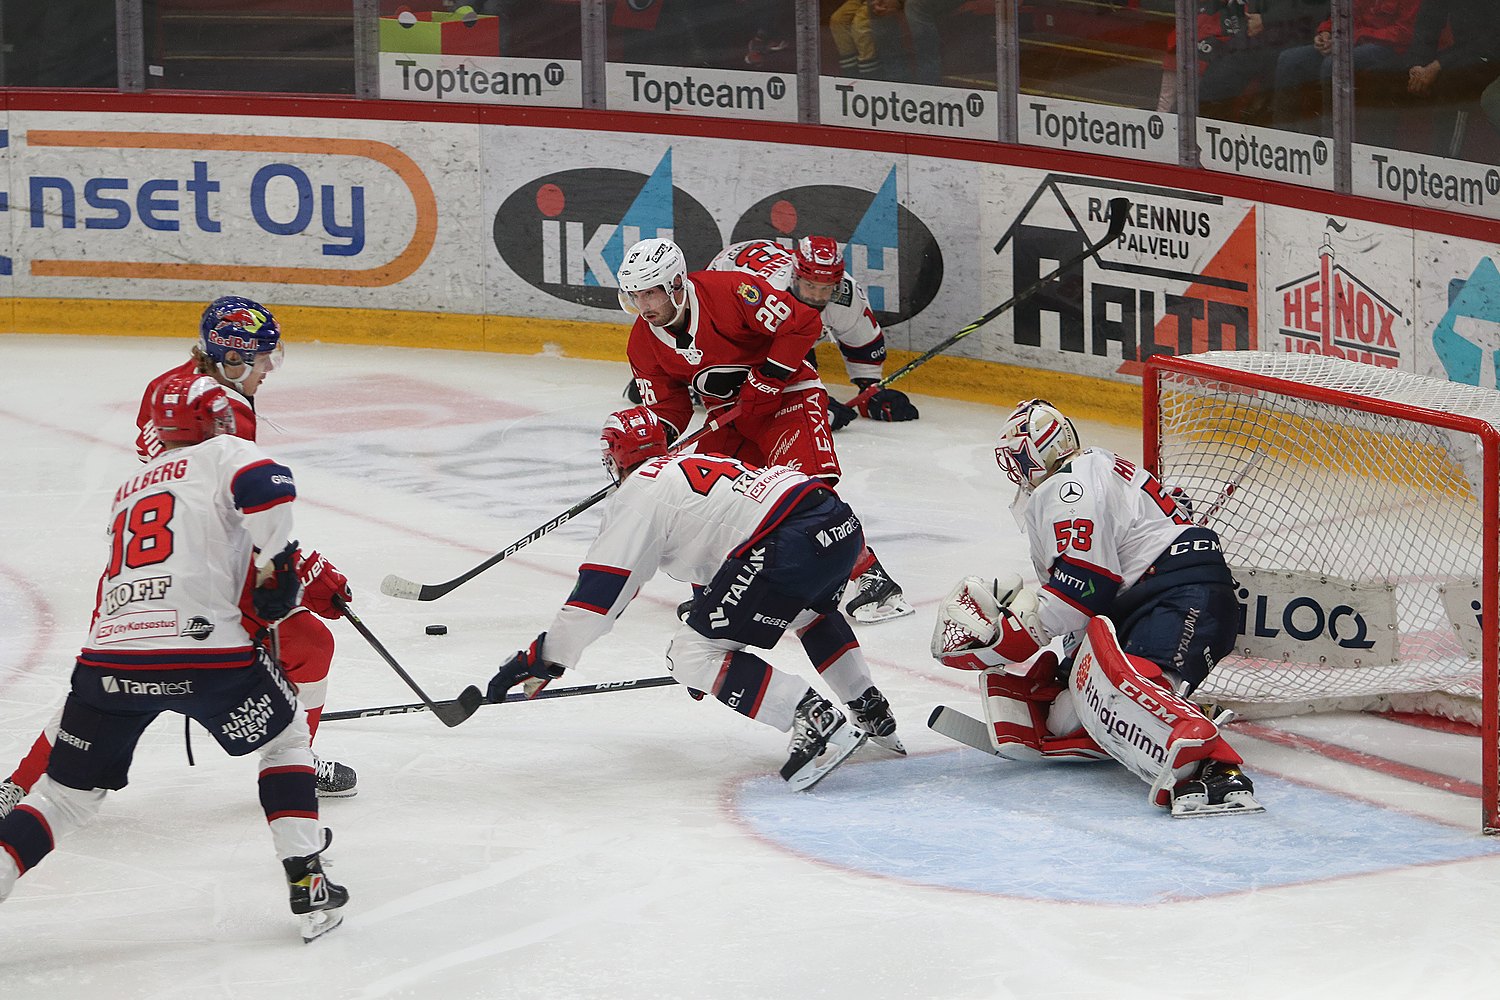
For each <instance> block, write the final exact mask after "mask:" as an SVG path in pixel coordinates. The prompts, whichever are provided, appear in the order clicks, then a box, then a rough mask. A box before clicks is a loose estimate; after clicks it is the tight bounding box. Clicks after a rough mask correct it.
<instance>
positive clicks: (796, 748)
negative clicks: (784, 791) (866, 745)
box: [781, 688, 865, 792]
mask: <svg viewBox="0 0 1500 1000" xmlns="http://www.w3.org/2000/svg"><path fill="white" fill-rule="evenodd" d="M864 741H865V733H864V732H863V731H862V730H860V729H857V728H855V727H854V726H851V725H850V724H849V720H848V719H846V718H844V713H843V712H840V711H839V710H838V709H836V708H834V707H833V703H832V702H830V701H829V700H828V699H827V698H824V697H821V696H820V695H819V694H818V693H817V692H816V691H814V690H813V689H812V688H808V689H807V694H806V695H804V696H803V698H802V701H801V702H800V703H799V704H798V705H797V714H796V716H795V717H794V718H793V719H792V739H791V743H790V744H789V749H790V751H791V753H790V756H788V757H787V762H786V763H785V764H783V765H782V766H781V777H782V779H783V780H785V781H786V783H787V784H789V785H791V786H792V790H793V791H797V792H804V791H806V790H807V789H809V788H811V787H812V786H813V785H816V784H817V783H818V782H820V781H822V780H823V779H824V778H825V777H827V776H828V773H829V772H830V771H832V770H833V769H834V768H836V767H838V766H839V765H840V764H842V763H843V762H844V760H845V759H846V758H847V757H848V756H849V755H850V754H852V753H853V752H854V751H856V750H858V749H859V745H860V744H861V743H863V742H864Z"/></svg>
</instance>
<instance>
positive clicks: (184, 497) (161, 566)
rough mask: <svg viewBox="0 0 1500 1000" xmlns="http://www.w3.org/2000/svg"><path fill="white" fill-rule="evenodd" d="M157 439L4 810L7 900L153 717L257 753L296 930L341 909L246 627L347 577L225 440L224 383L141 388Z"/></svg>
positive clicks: (288, 726)
mask: <svg viewBox="0 0 1500 1000" xmlns="http://www.w3.org/2000/svg"><path fill="white" fill-rule="evenodd" d="M151 410H152V418H153V420H154V422H155V426H156V428H157V430H158V431H159V434H160V439H161V443H162V444H163V446H164V450H163V451H162V452H161V453H160V454H159V455H158V456H157V457H156V458H154V459H152V460H151V461H149V462H147V464H146V465H145V466H144V468H143V470H142V471H141V472H139V473H137V474H136V475H133V476H131V478H130V479H128V480H126V481H125V483H123V484H122V485H121V486H120V488H119V489H118V490H117V491H116V492H115V496H114V505H113V510H112V512H111V515H110V522H109V523H110V528H109V543H110V548H109V554H108V558H107V562H106V565H105V569H104V573H103V576H102V577H101V578H100V581H99V589H98V598H97V606H96V608H95V610H94V615H93V620H92V623H91V624H90V627H89V637H88V641H87V642H86V643H85V645H84V646H83V648H82V650H81V651H80V652H79V654H78V658H77V662H76V664H75V665H74V668H73V677H72V687H71V690H70V691H69V694H68V697H67V701H66V703H65V704H64V706H63V712H62V721H61V725H60V727H59V729H58V731H57V740H56V745H55V746H54V747H53V748H52V752H51V754H50V757H49V759H48V763H47V772H46V774H45V775H44V776H43V777H41V778H40V779H38V781H37V782H36V784H35V786H34V787H33V788H32V789H31V792H30V793H29V794H28V795H27V796H26V797H25V798H23V799H22V800H21V802H20V804H19V805H17V806H16V807H15V809H14V810H13V811H12V812H11V813H10V814H9V815H7V816H6V817H5V818H4V819H0V899H3V898H5V897H6V896H8V895H9V894H10V891H11V889H12V888H13V887H14V885H15V882H16V879H18V878H19V877H20V876H21V875H23V874H25V873H26V872H27V871H29V870H30V869H32V868H34V867H35V866H36V865H37V864H39V863H40V862H41V861H42V859H43V858H45V857H46V856H47V855H48V854H49V853H51V851H52V850H53V848H54V847H55V844H56V840H57V839H59V838H62V837H65V836H66V835H67V834H69V833H72V832H73V831H74V830H76V829H78V828H79V827H81V826H82V825H84V824H85V823H87V822H88V821H89V820H91V819H92V818H93V817H94V815H95V814H96V813H97V812H98V810H99V807H100V805H101V804H102V803H103V801H104V797H105V795H106V794H107V793H108V792H109V791H110V790H112V789H114V790H117V789H120V788H124V787H125V784H126V782H127V780H128V776H129V771H130V765H131V759H132V756H133V755H134V752H135V747H136V744H137V742H138V741H139V739H140V737H141V734H142V733H143V732H144V731H145V730H146V727H147V726H149V725H150V724H151V723H152V722H153V721H154V720H155V719H156V717H157V716H159V715H160V714H162V713H163V712H176V713H178V714H181V715H185V716H187V717H189V718H191V719H194V720H196V721H197V722H198V723H199V724H200V725H202V726H203V727H204V728H205V729H206V730H207V731H208V732H209V733H210V734H211V735H212V736H213V737H214V739H215V740H217V741H218V743H219V745H220V746H221V747H223V748H224V750H225V751H226V752H228V753H229V754H230V755H232V756H243V755H245V754H249V753H258V754H259V755H260V777H259V791H260V803H261V806H262V808H263V810H264V812H265V816H266V822H267V823H268V824H269V825H270V829H271V839H272V842H273V843H274V845H275V848H276V851H277V853H278V855H279V856H280V857H281V859H282V864H283V867H284V868H285V871H286V877H287V884H288V887H289V892H290V902H291V908H292V912H293V913H294V914H297V915H298V917H299V918H300V922H301V924H302V934H303V939H304V940H307V941H311V940H313V939H314V938H317V937H319V936H321V935H322V934H324V933H326V932H327V931H329V930H331V929H332V928H333V927H335V926H337V924H338V923H339V921H340V920H341V919H342V914H341V908H342V907H343V905H344V904H345V903H346V902H347V901H348V898H349V894H348V893H347V892H346V891H345V890H344V888H343V887H342V886H339V885H335V884H334V883H332V882H330V881H328V880H327V878H326V877H325V876H324V874H323V869H322V863H321V861H320V860H319V855H320V854H322V852H323V849H324V848H325V847H326V846H327V842H328V839H330V838H329V836H328V835H327V831H326V830H325V829H323V827H322V826H321V825H320V823H319V820H318V798H317V793H316V775H315V771H314V767H313V758H312V752H311V749H310V745H309V743H310V738H309V732H308V725H307V720H306V718H305V716H304V714H303V713H302V712H301V711H299V710H298V705H297V698H296V695H295V694H294V693H293V691H292V687H291V685H290V683H288V681H287V679H286V677H285V675H284V674H283V672H282V670H281V667H280V665H279V664H277V663H276V662H275V661H274V660H272V658H271V657H270V656H269V655H268V654H267V653H266V652H265V651H264V650H263V649H261V648H259V647H257V646H256V645H255V644H254V643H253V642H252V640H251V637H250V634H249V633H248V632H247V631H246V629H245V627H244V624H243V623H244V621H245V620H246V615H247V611H248V610H249V609H250V607H251V606H252V605H253V607H254V610H256V611H257V612H259V613H260V615H261V616H262V617H267V618H272V619H274V618H277V617H280V616H282V615H284V614H286V611H287V609H288V608H290V607H292V606H295V605H296V604H297V603H298V601H299V600H301V601H303V602H305V603H306V604H307V606H309V607H312V608H314V609H324V610H330V611H331V610H332V603H333V600H334V598H335V596H337V597H341V598H345V599H347V598H348V596H349V591H348V588H347V587H346V586H345V585H344V583H343V576H342V575H341V574H339V573H338V571H337V570H334V569H333V568H332V566H330V565H329V564H328V563H327V560H325V559H323V558H322V557H321V556H319V555H318V554H317V553H311V554H310V555H308V556H307V557H305V558H304V557H303V556H302V554H301V552H300V550H298V548H297V543H296V542H295V541H293V540H292V538H291V532H292V514H291V509H292V508H291V504H292V501H293V500H295V499H296V496H297V490H296V486H295V485H294V483H293V481H292V474H291V471H290V470H289V469H287V468H286V467H285V466H283V465H280V464H278V463H276V462H275V461H273V460H272V459H271V458H270V457H268V456H267V455H266V454H265V453H264V452H262V451H261V450H260V448H259V447H257V446H256V445H255V444H253V443H252V442H249V441H246V440H244V439H242V438H239V437H236V436H235V435H234V429H235V424H234V413H233V411H232V410H231V408H230V403H229V399H228V397H227V396H226V393H225V390H224V388H223V387H222V386H220V385H219V384H218V383H216V382H215V381H214V380H213V379H212V378H210V377H208V376H205V375H196V374H191V373H184V374H177V375H173V376H170V377H168V378H166V379H165V380H163V381H162V382H161V383H160V384H159V385H158V386H157V387H156V389H155V391H154V393H153V396H152V399H151Z"/></svg>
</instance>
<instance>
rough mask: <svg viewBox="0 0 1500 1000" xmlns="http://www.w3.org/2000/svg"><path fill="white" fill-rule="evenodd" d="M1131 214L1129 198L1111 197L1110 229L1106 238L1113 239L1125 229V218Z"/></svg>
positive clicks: (1106, 233)
mask: <svg viewBox="0 0 1500 1000" xmlns="http://www.w3.org/2000/svg"><path fill="white" fill-rule="evenodd" d="M1129 215H1130V199H1129V198H1111V199H1109V216H1108V221H1109V229H1108V230H1107V231H1106V232H1105V238H1106V240H1113V239H1115V238H1116V237H1118V236H1119V235H1120V234H1121V233H1123V232H1124V231H1125V220H1126V219H1127V218H1128V217H1129Z"/></svg>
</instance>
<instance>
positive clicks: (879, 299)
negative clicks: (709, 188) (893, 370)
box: [729, 167, 943, 326]
mask: <svg viewBox="0 0 1500 1000" xmlns="http://www.w3.org/2000/svg"><path fill="white" fill-rule="evenodd" d="M768 235H774V236H776V237H777V238H778V241H779V242H781V243H782V244H783V245H785V246H788V247H790V246H792V245H793V244H795V243H796V241H797V240H799V239H801V238H802V237H804V236H827V237H830V238H832V239H834V240H836V241H837V242H838V243H839V244H840V245H841V246H842V247H843V248H844V267H845V269H846V270H847V271H848V273H850V274H851V275H853V276H854V278H855V280H856V281H858V282H859V283H860V284H861V285H863V286H864V287H865V291H866V292H867V293H868V294H869V297H870V309H871V310H872V311H873V312H874V313H875V318H876V319H877V320H879V321H880V323H881V325H882V326H889V325H891V324H893V323H899V322H901V321H902V320H907V319H910V318H911V317H913V316H915V315H917V314H918V313H920V312H921V311H922V310H923V309H925V308H927V306H928V304H929V303H931V302H932V300H933V298H934V297H935V296H936V295H937V293H938V289H939V288H941V287H942V284H943V251H942V247H940V246H939V245H938V241H937V237H935V236H933V234H932V230H930V229H928V228H927V226H926V224H925V223H923V222H922V220H921V219H919V218H918V217H917V216H916V215H915V214H914V213H913V212H911V211H910V210H909V209H907V208H906V207H905V206H904V205H902V204H901V202H900V199H899V198H898V197H897V190H896V168H895V167H892V168H891V169H890V171H889V172H888V173H887V174H886V177H885V180H884V181H883V182H882V183H881V185H880V190H879V191H876V192H874V193H871V192H870V191H867V190H864V189H862V188H855V187H842V186H838V185H833V184H815V185H809V186H807V187H798V188H788V189H787V190H785V191H778V192H776V193H775V194H772V195H769V196H767V197H765V198H762V199H761V200H760V201H758V202H756V203H755V204H754V205H751V206H750V207H749V208H748V209H746V210H745V212H744V214H742V215H741V216H740V218H739V221H738V222H736V223H735V224H734V231H733V232H732V233H730V236H729V242H730V243H740V242H743V241H744V240H752V239H761V238H765V237H766V236H768Z"/></svg>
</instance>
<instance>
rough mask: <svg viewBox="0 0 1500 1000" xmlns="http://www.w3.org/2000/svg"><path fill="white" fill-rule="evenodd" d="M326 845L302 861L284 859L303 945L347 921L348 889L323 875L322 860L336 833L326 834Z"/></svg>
mask: <svg viewBox="0 0 1500 1000" xmlns="http://www.w3.org/2000/svg"><path fill="white" fill-rule="evenodd" d="M323 836H324V838H325V839H324V841H323V846H322V847H321V848H319V849H318V850H317V851H316V852H315V853H313V854H309V855H307V856H306V857H300V858H283V859H282V861H281V865H282V867H283V868H285V869H286V882H287V888H288V889H289V891H290V896H291V906H292V912H293V913H295V914H296V915H297V917H298V918H299V920H300V922H301V924H302V942H303V943H304V944H307V943H309V942H312V941H316V940H317V939H318V938H320V937H322V936H323V935H324V934H327V933H328V932H329V931H331V930H333V929H334V928H335V927H337V926H338V925H339V924H341V923H343V922H344V913H343V907H344V904H345V903H347V902H349V890H348V889H345V888H344V887H343V886H341V885H337V884H336V883H334V882H332V881H330V880H329V878H328V876H327V875H325V874H324V873H323V861H322V859H321V858H320V857H319V855H320V854H322V853H323V852H324V851H326V850H328V845H329V844H331V843H333V831H331V830H326V829H325V830H324V831H323Z"/></svg>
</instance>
